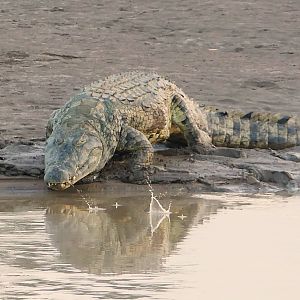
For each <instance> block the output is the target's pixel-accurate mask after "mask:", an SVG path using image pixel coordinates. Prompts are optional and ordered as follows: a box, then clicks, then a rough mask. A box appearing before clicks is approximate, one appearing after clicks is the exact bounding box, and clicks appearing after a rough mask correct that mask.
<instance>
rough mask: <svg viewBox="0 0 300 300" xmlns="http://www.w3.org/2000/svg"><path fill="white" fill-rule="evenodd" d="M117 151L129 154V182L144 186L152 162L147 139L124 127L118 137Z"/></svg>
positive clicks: (151, 148) (131, 128) (140, 133)
mask: <svg viewBox="0 0 300 300" xmlns="http://www.w3.org/2000/svg"><path fill="white" fill-rule="evenodd" d="M117 150H118V151H126V152H129V153H130V155H131V157H130V160H129V163H128V167H129V172H130V175H129V178H128V180H129V181H130V182H135V183H141V184H144V183H146V181H147V178H148V177H149V175H150V166H151V163H152V160H153V147H152V145H151V143H150V142H149V140H148V139H147V137H146V136H145V135H144V134H143V133H142V132H141V131H138V130H136V129H134V128H133V127H130V126H124V127H123V128H122V132H121V135H120V140H119V144H118V147H117Z"/></svg>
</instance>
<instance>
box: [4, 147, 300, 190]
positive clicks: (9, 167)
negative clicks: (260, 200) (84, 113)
mask: <svg viewBox="0 0 300 300" xmlns="http://www.w3.org/2000/svg"><path fill="white" fill-rule="evenodd" d="M217 154H219V155H199V154H194V153H190V152H189V151H187V150H186V149H174V148H171V149H170V148H165V147H162V148H159V150H157V151H156V153H155V159H154V173H153V174H152V175H151V178H150V180H151V182H152V183H160V184H164V183H165V184H167V183H182V184H184V183H188V182H195V183H198V184H199V185H202V186H203V188H206V189H209V190H211V191H235V192H236V191H239V192H256V191H263V192H264V191H278V190H280V189H287V190H289V191H291V192H295V191H297V190H298V186H299V185H300V164H299V161H298V160H297V159H295V158H297V157H298V158H299V156H300V147H294V148H291V149H287V150H283V151H278V152H275V151H272V150H254V149H246V150H239V149H227V148H218V152H217ZM126 165H127V164H126V157H125V158H124V157H116V158H115V159H113V160H112V161H111V162H110V163H109V164H108V165H107V166H106V167H105V168H104V169H103V171H102V172H101V174H100V175H99V176H98V177H95V178H94V180H95V181H105V180H115V179H117V180H121V181H126V177H127V176H128V173H127V171H126ZM43 174H44V143H43V142H38V143H33V142H29V143H25V144H22V143H16V144H14V143H13V144H8V145H7V146H6V147H4V148H2V149H0V175H4V176H31V177H38V178H42V177H43ZM83 182H84V180H83Z"/></svg>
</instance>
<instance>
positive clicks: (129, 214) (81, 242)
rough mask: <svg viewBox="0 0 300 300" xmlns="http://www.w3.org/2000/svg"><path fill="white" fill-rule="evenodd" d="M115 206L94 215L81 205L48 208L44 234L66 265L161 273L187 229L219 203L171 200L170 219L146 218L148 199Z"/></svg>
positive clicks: (96, 270) (105, 204)
mask: <svg viewBox="0 0 300 300" xmlns="http://www.w3.org/2000/svg"><path fill="white" fill-rule="evenodd" d="M115 201H116V200H111V201H109V200H106V201H101V205H98V206H99V207H104V208H106V209H105V210H98V211H97V213H91V212H90V211H89V210H88V209H87V208H86V204H85V203H81V204H80V205H76V206H75V205H63V204H58V205H57V204H56V205H52V206H50V207H48V209H47V212H46V228H47V232H48V233H49V235H50V238H51V239H52V242H53V244H54V246H55V247H56V248H57V249H58V250H59V251H60V253H61V257H62V259H63V260H64V262H67V263H70V264H71V265H72V266H73V267H75V268H78V269H80V270H82V271H85V272H89V273H94V274H107V273H115V274H120V273H141V272H147V271H151V272H153V271H159V270H160V269H161V268H162V267H163V261H164V259H165V258H166V257H167V256H168V255H169V254H170V253H171V252H172V251H174V250H175V248H176V244H177V243H178V242H179V241H181V240H182V239H183V238H184V237H185V236H186V235H187V232H188V229H189V228H190V227H191V226H193V225H196V224H198V223H199V222H203V220H204V219H207V218H208V216H209V215H210V214H212V213H216V212H217V210H218V209H219V208H221V207H222V204H221V203H220V202H218V201H205V200H199V199H197V200H196V199H190V200H186V199H172V207H171V211H172V214H171V215H170V216H169V217H168V216H166V215H160V216H159V215H153V214H149V202H150V201H149V199H147V200H141V199H126V200H124V199H122V202H120V201H118V202H119V203H122V206H119V207H117V208H116V207H115V206H113V204H114V203H115ZM165 206H166V205H165ZM182 214H183V215H185V216H186V217H185V218H180V217H179V216H181V215H182ZM150 224H151V226H150Z"/></svg>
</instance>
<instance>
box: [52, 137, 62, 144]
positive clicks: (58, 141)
mask: <svg viewBox="0 0 300 300" xmlns="http://www.w3.org/2000/svg"><path fill="white" fill-rule="evenodd" d="M63 142H64V139H63V138H61V137H58V138H56V139H55V141H54V143H55V144H57V145H61V144H62V143H63Z"/></svg>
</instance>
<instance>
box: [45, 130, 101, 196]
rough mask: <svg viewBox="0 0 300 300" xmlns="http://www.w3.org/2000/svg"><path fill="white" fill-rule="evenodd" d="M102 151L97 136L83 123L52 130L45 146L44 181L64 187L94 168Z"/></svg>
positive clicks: (51, 186) (57, 186) (58, 187)
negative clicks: (68, 128) (75, 126)
mask: <svg viewBox="0 0 300 300" xmlns="http://www.w3.org/2000/svg"><path fill="white" fill-rule="evenodd" d="M102 153H103V147H102V143H101V140H100V138H99V136H98V135H97V134H96V132H92V131H90V130H89V129H87V128H85V127H84V126H82V127H80V128H79V127H77V128H72V129H71V130H68V131H67V132H64V131H63V130H60V129H56V130H54V131H53V132H52V134H51V135H50V137H49V138H48V140H47V143H46V148H45V176H44V181H45V183H46V184H47V185H48V187H49V188H50V189H53V190H64V189H67V188H68V187H70V186H72V185H73V184H75V183H76V182H77V181H79V180H80V179H82V178H83V177H85V176H87V175H89V174H91V173H93V172H94V171H96V169H97V167H99V164H100V161H101V157H102Z"/></svg>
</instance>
